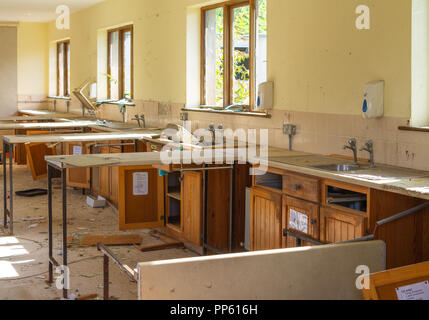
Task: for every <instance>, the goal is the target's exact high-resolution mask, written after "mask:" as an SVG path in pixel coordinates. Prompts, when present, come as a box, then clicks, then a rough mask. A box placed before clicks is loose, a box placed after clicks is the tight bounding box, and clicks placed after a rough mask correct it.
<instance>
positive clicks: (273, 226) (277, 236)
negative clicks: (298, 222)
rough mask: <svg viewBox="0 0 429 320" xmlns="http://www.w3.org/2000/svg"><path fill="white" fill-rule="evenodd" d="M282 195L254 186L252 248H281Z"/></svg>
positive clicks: (252, 249) (251, 205)
mask: <svg viewBox="0 0 429 320" xmlns="http://www.w3.org/2000/svg"><path fill="white" fill-rule="evenodd" d="M281 210H282V195H281V193H278V192H275V191H268V190H264V189H262V188H252V190H251V203H250V211H251V216H250V239H251V241H250V250H251V251H257V250H270V249H280V248H282V246H283V236H282V231H283V230H282V229H283V224H282V213H281Z"/></svg>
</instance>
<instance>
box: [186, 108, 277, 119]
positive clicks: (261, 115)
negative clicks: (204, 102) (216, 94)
mask: <svg viewBox="0 0 429 320" xmlns="http://www.w3.org/2000/svg"><path fill="white" fill-rule="evenodd" d="M182 111H185V112H204V113H217V114H224V115H230V116H245V117H256V118H268V119H270V118H271V114H269V113H262V112H234V111H228V110H215V109H205V108H183V109H182Z"/></svg>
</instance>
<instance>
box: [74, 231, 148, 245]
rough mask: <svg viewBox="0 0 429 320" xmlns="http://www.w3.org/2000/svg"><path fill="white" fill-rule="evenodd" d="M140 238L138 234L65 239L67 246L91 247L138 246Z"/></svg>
mask: <svg viewBox="0 0 429 320" xmlns="http://www.w3.org/2000/svg"><path fill="white" fill-rule="evenodd" d="M141 242H142V237H141V235H139V234H130V235H113V236H82V237H80V238H78V239H74V238H73V237H68V238H67V246H69V247H70V246H79V247H91V246H96V245H97V244H99V243H102V244H104V245H106V246H123V245H140V244H141Z"/></svg>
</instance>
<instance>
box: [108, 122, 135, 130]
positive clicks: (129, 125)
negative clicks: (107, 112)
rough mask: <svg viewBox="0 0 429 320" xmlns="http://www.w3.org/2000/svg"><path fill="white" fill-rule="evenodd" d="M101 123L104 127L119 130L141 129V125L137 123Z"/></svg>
mask: <svg viewBox="0 0 429 320" xmlns="http://www.w3.org/2000/svg"><path fill="white" fill-rule="evenodd" d="M99 125H101V126H103V127H107V128H110V129H118V130H123V129H139V127H138V126H136V124H135V123H121V122H103V123H100V124H99Z"/></svg>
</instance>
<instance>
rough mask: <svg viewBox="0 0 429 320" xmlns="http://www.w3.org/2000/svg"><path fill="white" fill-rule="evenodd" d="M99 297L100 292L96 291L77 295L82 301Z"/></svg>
mask: <svg viewBox="0 0 429 320" xmlns="http://www.w3.org/2000/svg"><path fill="white" fill-rule="evenodd" d="M97 298H98V294H96V293H94V294H87V295H85V296H80V297H77V298H76V300H78V301H82V300H94V299H97Z"/></svg>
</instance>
